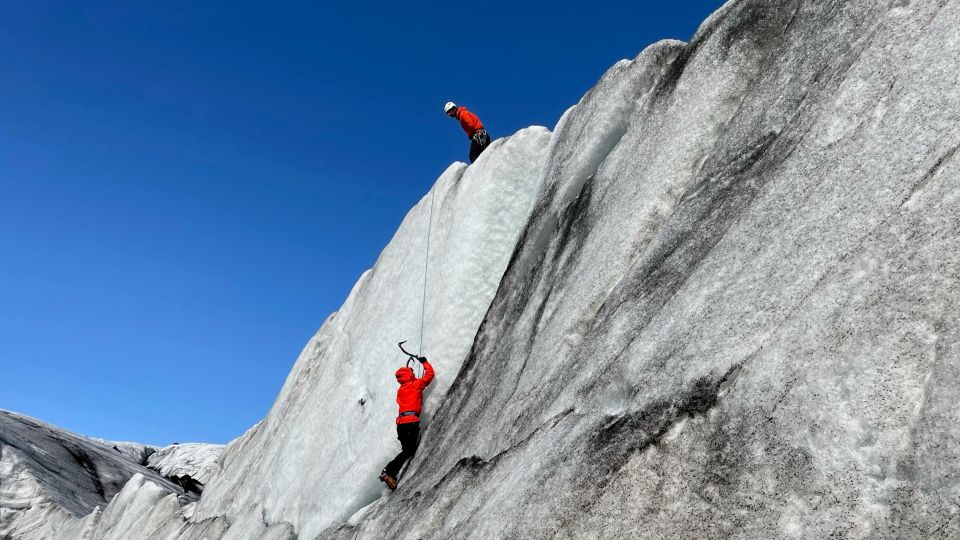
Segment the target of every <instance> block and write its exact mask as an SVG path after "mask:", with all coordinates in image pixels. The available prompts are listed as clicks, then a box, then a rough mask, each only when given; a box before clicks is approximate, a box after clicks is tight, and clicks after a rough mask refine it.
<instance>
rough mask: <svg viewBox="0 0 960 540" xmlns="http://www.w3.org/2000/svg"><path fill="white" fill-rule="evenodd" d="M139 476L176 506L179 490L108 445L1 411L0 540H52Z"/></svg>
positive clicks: (104, 503)
mask: <svg viewBox="0 0 960 540" xmlns="http://www.w3.org/2000/svg"><path fill="white" fill-rule="evenodd" d="M137 474H142V475H145V476H144V477H143V478H144V480H145V481H146V480H148V479H149V482H147V483H149V484H150V485H151V486H152V488H153V489H155V490H159V491H162V492H163V493H165V494H170V495H171V496H172V497H173V501H174V504H177V505H179V503H178V502H177V497H178V495H182V490H180V489H179V488H177V487H176V486H174V485H173V484H171V483H169V482H167V481H166V480H165V479H163V478H161V477H160V476H158V475H157V474H155V473H153V472H152V471H149V470H147V469H145V468H144V467H142V466H140V465H138V464H136V463H134V462H132V461H131V460H130V459H129V457H128V456H127V455H126V454H124V453H121V452H118V451H117V450H114V449H113V448H112V445H111V446H107V445H105V444H102V443H99V442H97V441H95V440H92V439H87V438H85V437H81V436H78V435H74V434H72V433H69V432H66V431H64V430H61V429H58V428H55V427H53V426H50V425H47V424H44V423H43V422H40V421H37V420H34V419H32V418H28V417H26V416H22V415H19V414H16V413H11V412H8V411H3V410H0V538H6V536H5V535H9V536H10V537H13V538H38V539H46V538H51V537H52V536H53V535H54V534H55V533H56V532H57V531H58V530H60V529H61V528H62V527H66V526H67V525H68V524H70V523H72V522H74V521H76V518H77V517H80V516H86V515H87V514H90V513H91V512H92V511H93V510H94V509H95V508H97V507H104V506H106V505H107V503H108V502H109V501H110V500H111V499H113V497H114V495H116V494H117V493H118V492H119V491H120V489H121V488H122V487H123V486H124V484H125V483H126V482H127V481H128V480H129V479H131V478H132V477H134V476H135V475H137ZM63 537H64V538H70V535H69V534H67V535H64V536H63Z"/></svg>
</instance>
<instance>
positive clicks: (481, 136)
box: [470, 129, 490, 163]
mask: <svg viewBox="0 0 960 540" xmlns="http://www.w3.org/2000/svg"><path fill="white" fill-rule="evenodd" d="M487 146H490V135H488V134H487V130H485V129H478V130H477V132H476V133H474V134H473V137H471V138H470V163H473V162H474V161H476V160H477V158H478V157H480V154H482V153H483V151H484V150H486V149H487Z"/></svg>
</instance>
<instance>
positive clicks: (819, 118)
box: [87, 0, 960, 538]
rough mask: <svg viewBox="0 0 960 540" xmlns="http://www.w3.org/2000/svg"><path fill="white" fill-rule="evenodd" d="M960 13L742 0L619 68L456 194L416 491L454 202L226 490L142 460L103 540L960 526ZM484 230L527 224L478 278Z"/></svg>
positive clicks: (326, 354) (289, 400)
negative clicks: (418, 332) (414, 376)
mask: <svg viewBox="0 0 960 540" xmlns="http://www.w3.org/2000/svg"><path fill="white" fill-rule="evenodd" d="M958 27H960V2H957V1H955V0H954V1H952V2H951V1H946V0H929V1H926V0H925V1H918V0H915V1H909V0H885V1H877V0H846V1H838V0H825V1H823V0H822V1H801V0H766V1H759V0H735V1H732V2H729V3H728V4H727V5H725V6H724V7H723V8H722V9H721V10H720V11H718V12H717V13H716V14H714V15H713V16H711V17H710V19H708V21H706V22H705V23H704V24H703V25H702V26H701V28H700V30H699V31H698V33H697V34H696V36H694V38H693V39H692V40H691V41H690V42H689V43H681V42H673V41H670V42H662V43H658V44H655V45H653V46H652V47H650V48H648V49H647V50H645V51H644V52H643V53H642V54H641V55H640V56H639V57H637V58H636V59H635V60H633V61H623V62H620V63H618V64H617V65H615V66H614V67H613V68H611V69H610V71H609V72H608V73H607V74H606V75H605V76H604V77H603V78H602V79H601V81H600V82H599V83H598V84H597V86H596V87H595V88H593V89H592V90H591V91H590V92H589V93H588V94H587V95H586V96H584V98H583V100H582V101H581V102H580V103H579V104H577V106H576V107H574V108H572V109H571V110H570V111H568V112H567V113H566V114H565V115H564V117H563V118H562V119H561V121H560V122H559V124H558V125H557V127H556V129H555V131H554V133H553V134H548V133H546V132H545V131H544V130H540V131H535V132H529V133H526V134H522V135H521V136H518V137H517V138H516V139H514V140H512V141H506V142H504V141H500V142H499V143H495V146H494V147H492V148H491V149H489V150H487V152H486V153H485V154H484V155H483V156H481V158H480V160H479V161H478V162H477V163H476V164H475V165H473V166H471V167H470V168H467V169H465V170H464V169H463V167H462V166H454V167H452V168H451V169H450V170H448V172H447V173H445V175H444V176H442V177H441V179H440V180H439V181H438V184H437V186H435V187H434V190H435V191H434V193H435V195H437V198H438V200H440V201H441V202H440V203H439V204H441V206H440V208H441V210H440V217H439V219H438V221H436V222H435V223H434V226H435V234H437V235H438V237H439V238H444V236H445V235H449V238H448V243H446V244H444V242H443V241H442V240H441V241H440V245H439V246H438V248H437V249H438V252H437V253H438V255H437V257H438V258H439V260H440V261H441V262H439V263H437V264H436V267H440V268H441V269H442V270H438V269H436V267H431V268H432V270H431V272H432V273H431V279H432V280H434V281H433V282H434V283H437V282H439V283H440V284H441V288H440V291H441V292H440V293H439V295H438V297H437V298H436V299H432V303H431V304H429V305H428V324H427V328H428V335H427V337H426V338H425V342H426V344H427V348H426V352H427V355H428V356H431V359H436V360H437V361H438V362H443V363H444V365H438V372H439V374H440V378H439V379H438V387H437V389H436V390H435V391H434V392H433V393H432V394H430V395H429V396H428V403H427V405H428V410H430V411H431V413H430V416H429V418H426V420H425V428H426V429H425V432H424V433H423V436H422V444H421V447H420V449H419V451H418V453H417V455H416V457H415V458H414V459H413V462H412V464H411V466H410V468H409V470H408V471H407V473H406V475H405V477H404V478H403V479H402V481H401V485H400V488H399V489H398V490H397V491H396V492H394V493H392V494H389V495H387V496H381V497H379V498H378V496H379V495H380V494H379V493H378V492H377V487H376V480H375V472H376V470H378V467H379V466H381V462H382V460H381V458H382V457H383V456H385V455H389V454H390V453H392V452H395V451H396V443H395V442H394V441H393V439H392V433H391V430H392V426H391V425H390V424H389V419H390V417H391V412H392V411H391V401H392V395H391V391H392V388H391V386H390V385H389V384H387V383H390V382H391V381H390V369H389V367H388V366H394V367H395V365H396V363H397V360H393V361H392V362H393V363H392V364H391V361H390V360H388V359H389V358H390V357H389V355H390V354H391V352H392V351H391V350H390V346H391V344H392V343H395V342H396V341H398V340H399V339H402V338H403V337H409V336H410V335H411V334H412V333H413V332H415V329H416V327H417V323H418V322H419V312H418V310H416V309H412V308H408V307H407V306H408V305H409V304H410V302H411V300H410V299H411V298H416V296H417V295H418V294H419V292H420V288H419V284H417V283H414V282H413V281H411V282H407V281H403V280H405V279H408V277H407V276H406V273H407V272H405V270H406V269H408V268H414V267H415V266H416V265H418V264H420V263H421V262H422V261H421V260H420V259H419V258H418V257H415V256H413V255H412V254H415V253H422V251H423V247H424V246H423V245H422V231H423V230H425V228H426V227H425V224H426V223H425V222H426V219H427V217H426V216H427V213H428V210H427V206H426V205H427V204H428V201H427V200H426V199H425V200H424V201H421V203H420V204H419V205H418V206H417V207H416V208H414V210H412V211H411V214H410V215H409V216H408V218H407V220H406V221H405V222H404V224H403V225H402V226H401V229H400V230H399V231H398V233H397V236H396V237H395V238H394V240H393V241H392V242H391V245H390V246H388V247H387V248H386V249H385V251H384V254H383V255H382V256H381V259H380V260H378V263H377V266H375V267H374V269H373V270H372V271H371V272H369V273H367V274H366V275H364V277H363V278H361V280H360V282H359V283H358V285H357V286H356V288H355V289H354V292H353V293H352V294H351V296H350V298H349V299H348V300H347V302H346V303H345V305H344V307H343V309H342V310H341V311H340V312H338V314H336V315H334V316H332V317H331V318H330V319H329V320H328V321H327V323H326V324H325V325H324V327H323V328H322V329H321V331H320V332H319V333H318V334H317V336H315V337H314V339H313V340H311V342H310V343H309V344H308V346H307V348H306V349H305V350H304V353H303V354H302V355H301V358H300V359H299V360H298V362H297V364H296V366H295V367H294V370H293V372H292V373H291V375H290V377H289V378H288V381H287V383H286V385H285V387H284V389H283V391H282V392H281V395H280V397H279V398H278V401H277V403H276V405H275V406H274V408H273V409H272V410H271V413H270V415H269V416H268V417H267V419H265V420H264V421H263V422H261V423H260V424H258V425H257V426H255V427H254V428H252V429H251V430H250V431H249V432H248V433H247V434H245V435H244V436H243V437H241V438H240V439H238V440H237V441H235V442H234V443H232V444H231V445H230V446H229V447H228V448H227V450H226V451H225V453H224V456H223V458H222V465H221V466H222V469H221V471H220V472H219V473H217V474H216V475H215V476H214V478H213V480H212V481H211V482H210V485H209V486H208V489H207V490H206V491H205V493H204V495H203V497H202V498H201V501H200V502H199V503H198V505H197V506H196V507H195V508H193V507H191V508H189V510H187V509H184V510H181V509H179V508H178V507H177V506H176V500H175V498H171V497H170V496H168V495H161V494H159V493H156V492H155V491H151V489H152V488H151V487H150V486H151V484H150V483H149V482H145V481H141V479H139V478H138V479H137V481H136V482H130V483H129V484H128V485H127V487H125V488H124V490H123V493H121V494H120V495H118V496H117V497H116V500H115V501H114V503H112V504H111V505H110V506H108V507H107V509H106V510H105V511H104V513H103V515H102V516H100V517H98V518H96V519H88V522H87V524H88V526H89V525H91V524H92V523H93V521H96V525H95V528H89V529H87V530H90V531H93V532H91V535H90V538H113V537H115V538H120V537H122V536H117V534H119V533H118V532H117V531H128V532H129V531H134V532H136V533H138V534H141V535H142V537H149V538H178V537H183V538H201V537H204V536H206V537H210V538H216V537H220V536H222V537H225V538H226V537H230V538H288V537H296V536H299V537H303V538H314V537H316V536H317V535H320V536H321V537H341V538H460V537H475V538H547V537H563V538H596V537H604V538H691V537H693V538H712V537H737V538H827V537H841V538H956V537H958V536H960V498H958V492H960V459H958V458H960V455H958V454H960V399H958V397H960V396H958V393H960V390H957V388H960V385H958V382H960V358H958V357H960V342H958V339H960V336H958V326H960V307H958V306H960V164H958V160H957V156H956V155H957V150H958V148H960V76H958V73H960V69H958V67H960V65H958V63H960V38H958V36H960V34H958V32H957V30H956V29H957V28H958ZM497 145H499V146H497ZM508 146H509V147H508ZM503 176H509V182H505V181H504V180H503V178H502V177H503ZM481 180H482V181H484V182H493V183H494V185H495V186H496V189H492V190H489V191H487V192H484V191H482V189H481V187H480V186H479V185H478V183H479V182H478V181H481ZM497 182H500V183H497ZM514 185H521V186H523V187H522V188H516V189H517V192H513V193H502V192H501V190H502V189H505V188H506V187H509V186H514ZM461 190H467V191H469V193H461ZM527 190H529V192H528V191H527ZM486 197H490V198H491V199H490V200H488V199H486ZM514 197H525V198H526V199H525V201H528V202H529V204H530V205H532V206H527V207H524V206H523V205H517V208H515V209H511V211H510V212H508V214H509V215H505V214H501V213H496V212H493V210H492V209H491V210H486V211H482V210H481V211H479V212H480V214H481V215H475V218H476V219H477V222H476V223H472V224H469V225H464V224H463V223H462V222H461V214H460V212H463V211H465V208H467V207H471V208H472V207H473V206H475V205H476V204H480V205H481V206H483V205H484V204H489V203H490V201H491V200H492V201H504V200H513V198H514ZM461 199H462V200H461ZM467 201H469V204H467ZM443 204H448V206H447V207H446V209H444V208H443ZM483 208H491V207H488V206H483ZM485 212H487V213H485ZM484 216H487V218H489V219H492V220H493V221H495V222H496V223H499V224H501V225H502V228H500V229H496V231H497V232H496V234H497V235H498V236H497V237H496V238H495V239H493V240H491V241H490V242H491V244H497V243H498V242H499V243H502V242H504V241H507V240H506V239H510V238H511V237H513V238H515V239H516V240H515V242H512V243H511V244H510V245H507V246H502V245H493V246H492V247H494V248H496V249H497V251H498V252H502V253H503V254H504V260H503V261H502V262H501V261H499V260H498V261H497V264H492V265H490V266H482V267H478V266H476V265H477V264H478V263H477V262H476V261H475V260H474V259H473V258H472V257H471V254H472V252H471V251H470V250H469V249H467V248H465V247H463V246H462V245H461V243H462V239H464V238H470V239H474V240H478V241H479V240H482V239H483V237H479V239H478V237H476V236H472V235H474V234H475V233H474V232H473V229H474V227H477V226H479V225H478V224H482V223H484V219H486V218H484ZM458 225H459V226H461V227H462V228H460V229H458V228H457V227H458ZM485 247H486V246H485ZM457 249H459V250H460V251H457ZM461 264H462V266H458V265H461ZM471 265H474V266H471ZM462 272H470V273H471V274H470V275H471V276H474V277H471V279H475V282H466V281H464V277H463V275H462V274H461V273H462ZM410 279H412V278H410ZM445 279H446V280H449V281H448V282H444V281H443V280H445ZM393 280H399V281H398V282H397V283H398V284H399V287H397V288H398V289H400V290H402V291H407V289H410V290H409V291H408V292H405V293H402V294H401V293H395V294H393V295H390V294H386V292H385V291H390V289H389V287H386V286H385V285H383V283H385V282H390V281H393ZM491 280H492V282H493V283H494V287H493V289H494V290H491V291H489V292H488V287H489V284H490V283H491ZM414 281H415V280H414ZM473 283H476V284H478V286H481V287H482V288H483V291H484V292H483V294H477V295H474V296H472V297H469V298H461V297H460V296H458V293H461V294H462V293H463V292H465V291H466V289H464V287H466V286H467V285H471V284H473ZM444 286H446V287H448V288H443V287H444ZM375 300H376V301H375ZM377 301H378V302H377ZM414 304H415V301H414ZM394 310H395V311H396V318H393V317H389V316H388V315H393V313H394ZM456 310H460V311H456ZM380 312H384V313H380ZM478 313H479V314H480V315H479V316H478V315H477V314H478ZM444 324H447V325H448V326H444ZM462 327H466V330H463V328H462ZM455 328H460V329H461V330H463V333H464V334H465V335H459V334H457V335H453V336H452V337H449V338H448V340H447V341H445V342H443V343H440V344H438V345H437V347H438V348H437V349H434V350H431V348H430V347H431V343H432V339H434V338H433V337H431V335H430V332H431V331H433V332H436V333H438V334H443V335H450V334H451V332H453V331H454V329H455ZM431 329H439V330H442V331H437V330H431ZM474 330H476V335H473V334H472V332H473V331H474ZM357 348H359V351H357V352H355V353H354V352H351V351H354V350H355V349H357ZM458 355H460V356H458ZM385 380H386V382H384V381H385ZM348 397H349V399H348ZM330 410H336V411H338V412H339V411H344V412H345V413H346V417H345V418H344V419H343V420H342V421H341V422H342V423H343V424H344V425H343V426H339V427H337V426H333V427H331V424H330V423H329V422H325V421H324V420H323V418H322V417H321V416H322V413H323V411H330ZM368 502H369V503H370V504H366V503H368ZM365 504H366V505H365ZM364 505H365V506H364ZM361 507H362V508H361ZM354 510H356V511H355V512H353V511H354ZM351 512H353V513H352V515H349V513H351ZM124 520H126V521H124ZM121 521H123V523H124V524H123V525H122V526H120V525H117V524H118V523H120V522H121ZM144 531H149V532H148V533H147V532H144ZM111 534H113V535H114V536H110V535H111Z"/></svg>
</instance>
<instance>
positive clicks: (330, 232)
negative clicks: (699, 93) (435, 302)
mask: <svg viewBox="0 0 960 540" xmlns="http://www.w3.org/2000/svg"><path fill="white" fill-rule="evenodd" d="M720 4H721V2H720V1H719V0H713V1H693V0H676V1H673V2H627V1H622V2H620V1H617V2H574V3H569V2H563V1H554V2H543V3H527V2H517V1H503V2H501V1H488V2H444V3H430V2H385V3H365V2H338V3H336V4H333V3H325V2H296V3H290V2H269V3H268V2H243V1H236V0H234V1H230V2H127V1H123V2H121V1H117V2H103V1H101V2H90V1H52V0H51V1H39V0H38V1H35V2H4V3H3V5H2V6H0V51H2V53H0V381H2V382H0V408H5V409H11V410H15V411H19V412H22V413H25V414H28V415H31V416H35V417H38V418H40V419H43V420H45V421H48V422H51V423H53V424H57V425H60V426H62V427H65V428H67V429H71V430H73V431H77V432H80V433H83V434H87V435H93V436H99V437H105V438H111V439H116V440H135V441H141V442H146V443H151V444H167V443H170V442H174V441H210V442H227V441H228V440H230V439H232V438H233V437H236V436H238V435H240V434H241V433H243V431H245V430H246V429H247V428H249V427H250V426H251V425H253V424H254V423H255V422H257V421H258V420H259V419H261V418H262V417H263V416H264V415H265V414H266V412H267V410H268V409H269V407H270V405H271V404H272V403H273V400H274V398H275V397H276V394H277V392H278V391H279V389H280V387H281V385H282V384H283V381H284V379H285V378H286V375H287V373H288V372H289V370H290V367H291V366H292V365H293V362H294V360H295V359H296V357H297V354H298V353H299V351H300V349H301V347H302V346H303V345H304V344H305V343H306V341H307V339H309V337H310V336H311V335H312V333H313V332H315V331H316V329H317V328H318V327H319V326H320V324H321V323H322V322H323V320H324V319H325V318H326V316H327V315H328V314H329V313H331V312H332V311H334V310H336V309H337V308H338V307H339V305H340V304H341V302H342V301H343V299H344V298H345V296H346V294H347V293H348V292H349V290H350V288H351V286H352V285H353V283H354V281H355V280H356V279H357V277H358V276H359V275H360V273H361V272H362V271H363V270H365V269H367V268H368V267H370V266H371V265H372V264H373V262H374V260H375V259H376V257H377V255H378V253H379V252H380V250H381V249H382V248H383V247H384V245H385V244H386V243H387V242H388V241H389V239H390V237H391V236H392V235H393V233H394V230H395V229H396V227H397V225H398V224H399V223H400V221H401V219H402V218H403V216H404V214H405V213H406V212H407V210H408V209H409V208H410V206H411V205H412V204H414V203H415V202H416V201H417V200H418V199H419V198H420V197H421V196H422V195H423V193H425V192H426V190H427V189H428V187H429V185H430V184H431V183H432V182H433V180H434V179H435V178H436V177H437V175H438V174H439V173H440V172H442V171H443V170H444V169H445V168H446V167H447V165H448V164H449V163H450V162H451V161H453V160H465V159H466V155H467V146H468V141H467V140H466V137H465V136H464V135H463V134H462V133H461V132H460V131H459V128H458V127H457V126H456V125H455V124H454V122H453V121H452V120H450V119H448V118H447V117H446V116H444V114H443V112H442V105H443V103H444V102H445V101H447V100H448V99H450V100H454V101H456V102H458V103H462V104H464V105H467V106H469V107H470V108H471V109H473V110H474V111H475V112H477V113H478V114H479V115H480V117H481V118H482V119H483V120H484V122H485V123H486V125H487V127H488V128H489V130H490V132H491V134H492V135H493V136H495V137H497V136H503V135H507V134H510V133H512V132H514V131H516V130H517V129H520V128H523V127H526V126H528V125H532V124H539V125H546V126H547V127H550V128H551V129H552V128H553V126H554V125H555V123H556V121H557V120H558V119H559V117H560V115H561V113H562V112H563V111H564V110H565V109H566V108H567V107H569V106H570V105H572V104H574V103H576V101H577V100H578V99H579V98H580V97H581V96H582V95H583V93H584V92H586V91H587V90H588V89H589V88H590V87H591V86H592V85H593V83H594V82H595V81H596V80H597V78H598V77H599V76H600V75H602V74H603V72H604V71H605V70H606V69H607V68H608V67H609V66H610V65H612V64H613V63H614V62H616V61H617V60H619V59H621V58H632V57H634V56H636V55H637V54H638V53H639V52H640V51H641V50H642V49H643V48H644V47H645V46H646V45H648V44H649V43H651V42H653V41H655V40H657V39H660V38H666V37H672V38H680V39H689V38H690V37H691V36H692V34H693V32H694V31H695V30H696V28H697V26H698V25H699V24H700V22H701V21H702V20H703V19H704V18H705V17H706V16H707V15H708V14H709V13H710V12H712V11H713V10H714V9H716V8H717V7H719V5H720ZM411 271H416V272H419V271H420V269H419V268H416V269H411ZM335 416H336V415H334V416H333V417H335ZM384 421H387V422H389V421H390V420H389V419H385V420H384Z"/></svg>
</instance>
